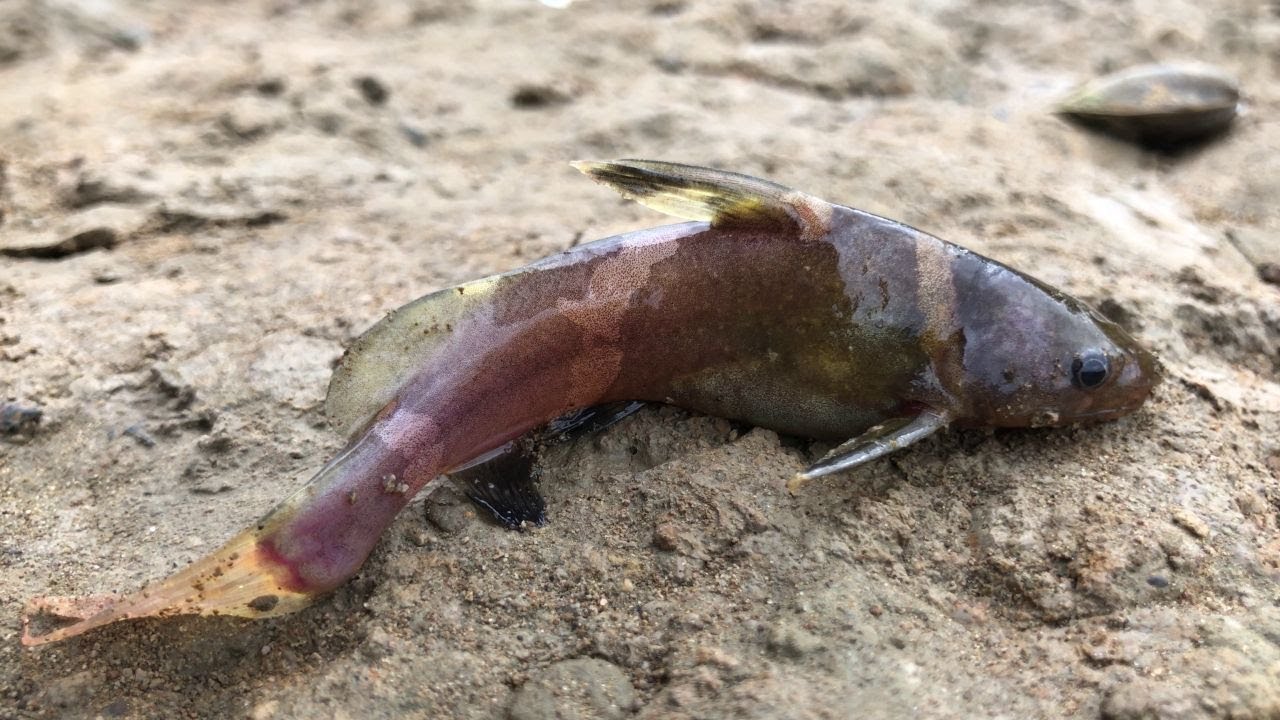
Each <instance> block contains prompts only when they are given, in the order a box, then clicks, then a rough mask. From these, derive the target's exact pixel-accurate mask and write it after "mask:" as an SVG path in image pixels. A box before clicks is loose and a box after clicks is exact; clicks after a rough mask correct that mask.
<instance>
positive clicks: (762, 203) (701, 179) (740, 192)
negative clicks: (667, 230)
mask: <svg viewBox="0 0 1280 720" xmlns="http://www.w3.org/2000/svg"><path fill="white" fill-rule="evenodd" d="M573 166H574V167H575V168H577V169H578V170H580V171H582V172H583V173H584V174H586V175H587V176H588V177H590V178H591V179H592V180H595V181H596V182H599V183H602V184H604V185H608V186H609V187H612V188H613V189H614V190H617V191H618V192H619V193H621V194H622V196H623V197H625V198H629V199H632V200H635V201H636V202H638V203H640V204H641V205H644V206H646V207H650V208H653V209H654V210H657V211H658V212H662V213H666V214H668V215H674V216H676V217H678V218H684V219H686V220H704V221H707V222H710V223H711V224H712V226H714V227H730V226H738V227H760V226H774V227H782V228H788V229H794V230H796V231H798V232H799V233H800V235H801V237H802V238H803V239H805V240H816V239H818V238H820V237H822V236H823V235H825V234H826V233H827V232H828V231H829V230H830V224H831V211H832V206H831V204H830V203H828V202H826V201H825V200H820V199H818V198H816V197H813V196H812V195H807V194H805V193H802V192H800V191H799V190H792V189H791V188H789V187H786V186H783V185H779V184H777V183H772V182H769V181H768V180H761V179H759V178H754V177H751V176H749V175H740V174H738V173H732V172H725V171H723V170H713V169H711V168H705V167H698V166H696V165H681V164H678V163H669V162H659V161H655V160H612V161H606V162H599V161H594V160H583V161H578V162H575V163H573Z"/></svg>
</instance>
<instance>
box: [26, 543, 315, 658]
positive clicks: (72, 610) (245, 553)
mask: <svg viewBox="0 0 1280 720" xmlns="http://www.w3.org/2000/svg"><path fill="white" fill-rule="evenodd" d="M256 534H257V533H256V532H255V531H254V530H253V529H250V530H246V531H244V532H242V533H240V534H239V535H237V536H236V537H234V538H232V539H231V541H230V542H228V543H227V544H226V545H223V546H222V547H221V548H219V549H218V550H217V551H215V552H213V553H212V554H210V555H207V556H205V557H204V558H201V559H200V560H197V561H196V562H194V563H192V564H191V565H190V566H189V567H187V568H186V569H185V570H182V571H180V572H178V573H176V574H174V575H171V576H169V577H168V578H166V579H164V580H160V581H158V582H155V583H152V584H151V585H148V586H146V587H144V588H142V589H141V590H139V591H137V592H135V593H132V594H129V595H123V596H104V595H91V596H84V597H57V596H46V597H37V598H32V599H31V600H30V601H29V602H28V603H27V608H26V610H25V612H24V613H23V618H22V644H23V645H27V646H34V645H44V644H46V643H51V642H57V641H59V640H66V639H67V638H70V637H75V636H76V635H80V634H81V633H85V632H88V631H89V630H92V629H94V628H98V627H102V626H103V625H108V624H111V623H114V622H117V621H119V620H131V619H135V618H146V617H170V616H173V615H232V616H239V617H251V618H262V617H270V616H272V615H281V614H284V613H288V612H293V611H295V610H298V609H300V608H301V607H303V606H305V605H307V604H309V603H310V602H311V600H312V596H311V595H310V594H307V593H302V592H297V591H294V590H289V589H286V588H287V580H288V577H287V570H285V569H284V568H283V567H282V566H281V565H279V564H278V563H276V562H274V561H273V560H272V558H271V557H270V555H269V553H267V552H266V551H264V550H263V549H262V548H261V547H260V546H259V544H258V539H257V537H256ZM52 618H63V619H70V620H73V622H72V623H71V624H69V625H62V626H60V627H57V628H54V629H51V630H45V631H43V632H41V631H39V630H33V628H32V625H33V621H37V623H39V624H44V622H45V621H51V620H52Z"/></svg>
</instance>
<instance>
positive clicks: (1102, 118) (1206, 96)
mask: <svg viewBox="0 0 1280 720" xmlns="http://www.w3.org/2000/svg"><path fill="white" fill-rule="evenodd" d="M1239 109H1240V88H1239V85H1238V84H1237V83H1236V81H1235V80H1234V79H1233V78H1231V77H1230V76H1228V75H1227V74H1226V73H1224V72H1222V71H1221V70H1218V69H1217V68H1213V67H1210V66H1208V65H1200V64H1153V65H1140V66H1137V67H1132V68H1128V69H1126V70H1121V71H1119V72H1116V73H1113V74H1111V75H1107V76H1104V77H1101V78H1098V79H1096V80H1091V81H1089V82H1086V83H1085V84H1083V85H1082V86H1080V87H1079V88H1078V89H1076V90H1075V92H1073V93H1072V94H1071V95H1070V96H1068V97H1067V98H1066V99H1065V100H1063V101H1062V102H1061V103H1059V105H1058V109H1057V112H1058V114H1060V115H1065V116H1067V117H1068V118H1071V119H1072V120H1075V121H1076V122H1079V123H1081V124H1083V125H1086V126H1088V127H1092V128H1096V129H1098V130H1101V131H1103V132H1107V133H1110V134H1111V135H1114V136H1116V137H1119V138H1122V139H1125V140H1129V141H1132V142H1135V143H1138V144H1139V145H1143V146H1145V147H1149V148H1154V149H1176V148H1177V147H1179V146H1183V145H1187V144H1191V143H1195V142H1198V141H1204V140H1208V139H1210V138H1212V137H1215V136H1217V135H1221V134H1222V133H1224V132H1226V131H1227V129H1228V128H1230V127H1231V123H1232V122H1233V121H1234V120H1235V118H1236V115H1237V114H1238V113H1239Z"/></svg>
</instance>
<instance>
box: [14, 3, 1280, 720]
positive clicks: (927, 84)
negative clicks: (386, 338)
mask: <svg viewBox="0 0 1280 720" xmlns="http://www.w3.org/2000/svg"><path fill="white" fill-rule="evenodd" d="M1175 59H1196V60H1201V61H1206V62H1211V63H1214V64H1217V65H1219V66H1221V67H1223V68H1224V69H1226V70H1227V71H1229V72H1231V73H1233V74H1235V75H1236V76H1237V77H1239V78H1240V80H1241V83H1242V86H1243V88H1244V90H1245V93H1246V102H1247V112H1246V114H1245V115H1244V116H1243V117H1242V118H1241V119H1240V120H1239V121H1238V122H1237V124H1236V126H1235V127H1234V129H1233V130H1232V132H1231V133H1230V134H1229V135H1228V136H1226V137H1224V138H1222V139H1221V140H1219V141H1216V142H1213V143H1211V144H1208V145H1205V146H1203V147H1201V148H1197V149H1193V150H1191V151H1188V152H1185V153H1182V154H1179V155H1176V156H1169V155H1158V154H1153V153H1149V152H1145V151H1142V150H1140V149H1137V148H1134V147H1131V146H1130V145H1128V144H1125V143H1123V142H1120V141H1116V140H1112V139H1109V138H1106V137H1103V136H1099V135H1096V134H1093V133H1090V132H1086V131H1083V130H1081V129H1079V128H1076V127H1074V126H1071V125H1069V124H1067V123H1065V122H1063V121H1062V120H1060V119H1059V118H1056V117H1054V116H1053V115H1052V114H1051V113H1050V112H1049V111H1050V109H1051V105H1052V102H1053V101H1054V100H1055V99H1056V98H1058V97H1060V96H1061V95H1062V94H1063V93H1064V92H1066V91H1067V90H1068V89H1069V88H1070V87H1071V86H1072V85H1073V84H1075V83H1076V82H1078V81H1080V80H1083V79H1085V78H1088V77H1092V76H1095V75H1097V74H1099V73H1102V72H1105V71H1108V70H1111V69H1115V68H1120V67H1124V66H1127V65H1131V64H1134V63H1138V62H1146V61H1150V60H1175ZM1278 74H1280V13H1278V12H1277V10H1276V9H1275V7H1274V6H1270V5H1267V4H1264V3H1261V2H1257V1H1256V0H1255V1H1240V2H1232V1H1229V0H1228V1H1223V2H1182V1H1179V0H1173V1H1172V2H1155V0H1136V1H1135V2H1133V3H1125V4H1119V3H1110V2H1082V1H1080V0H1062V1H1058V2H1033V3H1027V4H1020V5H1017V6H1015V7H1005V6H1004V5H993V4H991V3H987V2H980V1H978V0H956V1H954V2H942V1H940V0H938V1H926V2H918V3H912V4H902V5H899V4H891V3H871V2H823V1H814V2H796V3H784V2H756V3H750V2H729V1H717V0H703V1H701V2H691V1H690V2H680V1H679V0H675V1H673V0H649V1H643V2H614V1H611V0H588V1H585V2H579V3H576V4H574V5H572V6H571V7H570V8H569V9H567V10H553V9H550V8H547V7H544V6H542V5H540V4H537V3H534V2H522V1H517V0H502V1H499V0H491V1H480V0H476V1H474V2H457V1H454V2H435V1H432V0H422V1H419V2H407V1H406V2H387V3H380V4H378V5H377V8H376V9H370V8H368V7H366V4H365V3H357V2H340V1H337V0H329V1H323V0H322V1H318V2H286V1H283V0H281V1H277V2H244V3H218V4H208V5H205V4H200V5H196V6H193V7H183V8H181V9H179V8H177V6H176V5H173V4H169V3H159V2H141V1H139V2H111V1H110V0H99V1H98V2H92V3H75V2H70V1H69V0H56V1H55V0H10V1H9V2H7V3H4V4H2V5H0V93H2V95H0V97H2V98H3V100H4V101H3V102H0V162H2V164H0V168H2V169H3V173H2V174H0V178H2V179H3V182H2V184H0V211H2V212H3V220H2V222H0V247H4V248H31V247H54V248H55V249H54V250H50V251H48V252H46V253H45V254H52V255H55V256H57V257H53V258H44V259H42V258H32V257H22V258H18V257H0V401H3V402H10V403H18V404H20V405H22V406H24V407H39V408H41V409H42V410H43V418H42V421H41V422H40V423H39V424H38V425H35V426H27V427H24V428H22V429H21V431H20V432H16V433H14V434H9V435H5V436H4V437H3V438H2V439H0V610H2V614H0V717H99V716H101V717H243V716H248V717H253V718H277V717H279V718H284V717H339V718H342V717H348V718H355V717H358V718H381V717H388V718H390V717H396V718H400V717H411V718H412V717H433V718H434V717H460V718H500V717H511V718H521V719H527V718H576V717H582V718H588V717H606V718H607V717H641V718H659V717H661V718H673V717H674V718H844V717H872V718H875V717H886V718H887V717H902V716H907V715H914V716H919V717H926V718H949V717H956V718H962V717H1092V716H1102V717H1108V718H1138V717H1170V718H1202V717H1204V718H1209V717H1233V718H1248V717H1252V718H1262V717H1276V716H1277V715H1280V530H1278V529H1277V525H1278V523H1280V478H1278V475H1280V441H1278V440H1277V437H1280V432H1278V430H1280V380H1278V376H1277V372H1278V370H1280V302H1278V300H1280V291H1278V290H1277V287H1276V286H1275V285H1269V284H1267V283H1265V282H1263V281H1262V280H1261V279H1260V277H1259V272H1258V266H1259V265H1260V264H1263V263H1265V262H1277V261H1280V249H1278V248H1280V241H1278V240H1277V237H1280V203H1277V202H1276V201H1275V199H1276V198H1277V197H1280V132H1278V129H1280V126H1278V125H1277V121H1276V117H1277V112H1278V111H1280V89H1278V88H1280V84H1278V83H1277V75H1278ZM582 157H592V158H611V157H651V158H663V159H671V160H678V161H684V162H694V163H698V164H704V165H712V166H719V167H723V168H726V169H733V170H738V171H741V172H747V173H750V174H754V175H760V176H765V177H770V178H773V179H775V180H778V181H779V182H783V183H786V184H788V185H792V186H795V187H798V188H802V189H804V190H807V191H809V192H811V193H813V194H816V195H819V196H822V197H825V198H828V199H831V200H833V201H837V202H842V203H845V204H849V205H854V206H856V207H860V208H863V209H866V210H869V211H872V212H877V213H881V214H884V215H887V216H890V217H894V218H896V219H900V220H903V221H905V222H908V223H910V224H913V225H916V226H918V227H921V228H923V229H926V230H928V231H930V232H933V233H935V234H937V235H940V236H942V237H944V238H947V239H949V240H952V241H955V242H959V243H961V244H964V245H966V246H968V247H970V248H972V249H974V250H977V251H979V252H982V253H985V254H988V255H990V256H993V257H995V258H997V259H999V260H1001V261H1004V262H1006V263H1008V264H1010V265H1013V266H1015V267H1018V268H1021V269H1025V270H1027V271H1030V272H1032V273H1034V274H1036V275H1037V276H1039V277H1040V278H1042V279H1044V280H1046V281H1047V282H1049V283H1051V284H1054V285H1057V286H1059V287H1062V288H1063V289H1065V290H1067V291H1069V292H1071V293H1072V294H1075V295H1077V296H1079V297H1081V298H1083V299H1086V300H1088V301H1090V302H1092V303H1094V304H1095V305H1097V306H1099V307H1100V308H1102V309H1103V310H1104V311H1105V312H1106V313H1108V314H1109V315H1111V316H1112V317H1114V318H1115V319H1117V320H1118V321H1120V322H1121V323H1122V324H1124V325H1126V326H1127V327H1128V328H1130V329H1131V330H1132V331H1133V332H1134V333H1135V334H1136V335H1137V336H1138V337H1139V338H1141V340H1142V341H1143V342H1144V343H1145V344H1146V345H1147V346H1148V347H1151V348H1152V349H1154V350H1155V351H1156V352H1158V353H1159V355H1160V356H1161V358H1162V360H1163V362H1164V364H1165V366H1166V368H1167V373H1168V374H1167V379H1166V382H1165V383H1164V384H1163V385H1162V386H1161V387H1160V389H1159V390H1158V392H1157V394H1156V396H1155V397H1154V399H1153V400H1152V401H1151V402H1150V403H1149V404H1148V405H1147V406H1146V407H1145V408H1144V409H1143V410H1142V411H1141V412H1140V413H1138V414H1137V415H1135V416H1133V417H1130V418H1127V419H1125V420H1122V421H1119V422H1115V423H1111V424H1107V425H1102V426H1096V427H1089V428H1078V429H1067V430H1037V431H1020V432H998V433H983V432H968V431H966V432H952V433H949V434H946V435H944V436H940V437H938V438H935V439H932V440H929V441H927V442H926V443H924V444H923V445H921V446H919V447H917V448H914V449H912V450H911V451H909V452H905V453H902V454H899V455H897V456H895V457H893V458H892V459H888V460H885V461H881V462H878V463H876V464H874V465H873V466H871V467H868V468H866V469H864V470H861V471H859V472H857V473H855V474H851V475H848V476H840V477H833V478H828V479H825V480H822V481H819V482H815V483H813V484H811V485H810V486H808V487H806V488H805V489H804V491H803V492H802V493H801V494H800V495H799V496H798V497H791V496H790V495H788V494H787V493H786V492H785V490H784V489H783V484H784V483H785V481H786V479H787V478H789V477H790V476H791V474H793V473H794V472H795V471H796V470H798V469H799V468H801V467H803V466H804V465H805V464H807V463H808V462H811V461H812V460H813V459H814V458H815V457H817V456H819V455H820V454H821V453H822V452H824V451H825V450H826V447H825V446H822V445H819V444H812V443H809V442H806V441H804V440H802V439H797V438H789V437H781V438H780V437H778V436H777V435H775V434H773V433H771V432H769V431H765V430H759V429H752V428H747V427H741V426H737V425H734V424H731V423H728V422H725V421H723V420H718V419H714V418H707V417H700V416H695V415H690V414H689V413H685V412H682V411H679V410H675V409H671V408H650V409H647V410H645V411H643V412H641V413H640V414H639V415H637V416H635V417H633V418H631V419H629V420H627V421H626V422H624V423H622V424H621V425H619V426H617V427H615V428H612V429H610V430H608V431H607V432H605V433H603V434H601V435H599V436H596V437H593V438H588V439H585V440H581V441H578V442H575V443H572V444H569V445H565V446H562V447H559V448H556V449H555V450H554V451H552V452H551V453H550V455H549V456H548V457H547V459H546V461H545V463H544V465H545V474H544V477H543V481H542V482H543V490H544V492H545V494H546V496H547V499H548V506H549V515H550V517H551V523H550V525H548V526H547V527H546V528H543V529H539V530H535V531H531V532H524V533H514V532H507V531H505V530H503V529H501V528H500V527H498V526H497V525H495V524H494V523H492V522H490V521H488V520H487V519H485V518H482V517H478V516H476V514H475V513H474V511H473V510H472V509H471V507H470V506H469V505H468V504H466V503H465V501H463V500H461V499H460V498H459V496H458V495H457V494H456V493H454V492H451V491H443V492H441V493H439V494H438V495H436V496H433V497H432V498H430V499H428V500H426V501H425V502H424V503H417V504H415V505H413V506H411V509H410V510H409V511H406V512H405V513H403V514H402V516H401V517H400V518H399V519H398V520H397V522H396V523H395V525H394V526H393V527H392V528H391V530H390V531H389V532H388V533H387V534H386V536H385V539H384V541H383V542H382V544H381V545H380V546H379V548H378V550H377V551H375V555H374V557H373V558H372V560H371V561H370V562H369V564H368V565H367V566H366V567H365V570H364V571H363V572H362V573H361V575H360V577H359V578H358V579H356V580H355V581H353V582H352V583H350V584H349V585H347V586H346V587H344V588H343V589H341V590H340V591H338V592H337V593H335V594H334V596H333V597H331V598H330V599H328V600H326V601H324V602H322V603H319V604H318V605H317V606H315V607H313V608H311V609H309V610H307V611H304V612H302V613H300V614H298V615H295V616H291V617H286V618H281V619H278V620H271V621H263V622H257V623H245V622H238V621H231V620H201V619H185V620H179V621H170V622H158V621H151V622H138V623H132V624H123V625H119V626H115V627H112V628H109V629H106V630H103V631H101V632H97V633H94V634H92V635H89V636H87V637H84V638H81V639H76V640H72V641H69V642H67V643H64V644H60V645H56V646H50V647H47V648H42V649H40V650H38V651H27V650H23V649H21V648H20V646H19V644H18V637H19V633H20V623H19V614H20V611H21V608H22V606H23V603H24V602H25V601H26V599H27V598H28V597H30V596H33V595H38V594H46V593H54V594H83V593H93V592H101V591H107V590H116V589H125V588H132V587H136V586H138V585H140V584H141V583H142V582H143V581H145V580H148V579H152V578H156V577H159V576H161V575H163V574H165V573H167V572H169V571H171V570H173V569H175V568H177V567H180V566H181V565H183V564H184V563H186V562H189V561H190V560H192V559H194V558H196V557H198V556H199V555H201V554H202V553H204V552H206V551H207V550H209V549H210V548H211V547H213V546H215V545H216V544H218V543H220V542H222V541H223V540H224V539H225V538H227V537H229V536H230V535H231V534H232V533H234V532H235V531H236V530H238V529H239V528H240V527H242V526H243V525H245V524H247V523H248V522H250V521H251V520H252V519H254V518H256V517H257V516H258V515H260V514H261V513H262V512H264V511H265V510H266V509H267V508H269V507H270V506H271V505H272V504H273V503H274V502H275V501H276V500H278V499H279V498H281V497H283V496H284V495H286V494H287V493H288V492H289V491H290V490H291V489H292V488H294V487H296V486H297V485H298V484H299V483H300V482H301V481H303V480H304V479H305V478H306V477H307V476H308V475H309V474H310V473H311V472H312V471H314V470H315V469H316V468H318V467H319V466H320V464H321V463H323V462H324V460H325V459H326V458H327V457H328V455H329V454H330V453H332V452H333V451H334V450H335V449H336V448H337V447H338V446H339V445H340V444H341V440H340V438H338V437H336V436H335V435H334V434H333V433H331V432H330V431H329V430H328V429H327V428H326V426H325V423H324V420H323V414H322V412H321V407H320V405H321V402H322V400H323V393H324V389H325V385H326V383H327V380H328V375H329V371H330V367H331V365H332V363H333V362H334V360H335V359H336V358H337V357H338V356H339V355H340V354H341V352H342V348H343V347H344V345H345V344H346V343H348V342H350V341H351V339H353V338H354V337H355V336H356V335H358V334H359V333H360V332H361V331H362V330H363V329H364V328H365V327H367V326H368V325H370V324H371V323H372V322H374V321H375V320H376V319H378V318H379V317H381V315H382V314H383V313H384V312H385V311H387V310H389V309H391V308H393V307H395V306H397V305H399V304H401V303H403V302H405V301H407V300H410V299H412V298H414V297H417V296H418V295H421V294H424V293H426V292H427V291H430V290H433V289H436V288H440V287H445V286H448V285H451V284H454V283H457V282H460V281H463V280H467V279H471V278H475V277H478V276H481V275H485V274H490V273H493V272H498V271H502V270H506V269H510V268H512V267H516V266H519V265H521V264H524V263H526V262H529V261H532V260H534V259H537V258H539V257H542V256H545V255H547V254H550V253H553V252H555V251H557V250H560V249H563V248H565V247H568V246H570V245H572V244H574V243H576V242H580V241H585V240H590V239H594V238H597V237H602V236H605V235H608V234H610V233H613V232H620V231H623V230H628V229H634V228H638V227H644V226H648V225H654V224H659V223H662V222H666V220H665V219H664V218H662V217H660V216H657V215H655V214H653V213H651V212H649V211H646V210H645V209H643V208H641V207H638V206H636V205H633V204H627V203H625V202H623V201H621V200H619V199H618V198H617V197H615V196H613V195H612V194H610V193H609V192H607V191H605V190H604V189H602V188H599V187H597V186H594V185H593V184H591V183H590V182H587V181H586V180H584V179H582V178H581V177H580V176H578V175H577V173H575V172H574V171H573V170H572V169H570V168H569V167H568V165H567V164H566V163H567V161H569V160H572V159H577V158H582ZM60 243H61V244H60Z"/></svg>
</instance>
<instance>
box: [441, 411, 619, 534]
mask: <svg viewBox="0 0 1280 720" xmlns="http://www.w3.org/2000/svg"><path fill="white" fill-rule="evenodd" d="M642 407H644V403H643V402H638V401H625V402H615V403H606V404H603V405H595V406H593V407H588V408H583V409H581V410H575V411H574V412H571V413H568V414H567V415H563V416H561V417H559V418H556V419H555V420H552V421H551V422H549V423H547V424H546V425H544V426H543V427H541V428H539V429H538V430H534V431H532V432H530V433H528V434H526V435H525V436H524V437H521V438H519V439H518V440H513V441H512V442H509V443H507V444H506V445H504V446H502V447H500V448H498V449H496V450H494V451H492V452H488V453H485V454H484V455H481V456H480V457H479V458H477V459H475V460H473V461H471V462H470V463H468V464H466V465H463V466H462V467H461V468H458V469H456V470H454V471H453V472H451V473H450V474H449V477H450V478H452V479H453V480H454V481H455V482H457V483H458V484H459V485H460V486H461V487H462V490H463V492H464V493H466V495H467V497H468V498H470V499H471V502H473V503H475V504H476V505H477V506H478V507H480V508H481V509H483V510H485V511H486V512H488V513H489V514H490V515H492V516H493V518H494V519H495V520H497V521H498V522H499V523H501V524H502V525H503V526H505V527H506V528H508V529H511V530H515V529H518V528H520V527H522V526H524V525H525V524H529V525H537V526H542V525H545V524H546V523H547V513H546V508H547V506H546V501H544V500H543V499H542V494H541V493H539V492H538V487H537V481H538V475H539V471H538V466H537V459H538V454H539V452H540V451H541V450H542V448H544V447H545V446H546V445H547V444H548V443H552V442H566V441H569V440H573V439H576V438H579V437H582V436H584V435H588V434H590V433H594V432H599V431H600V430H603V429H605V428H607V427H609V426H610V425H613V424H614V423H617V422H618V421H620V420H622V419H623V418H626V417H627V416H629V415H631V414H632V413H634V412H636V411H637V410H639V409H640V408H642Z"/></svg>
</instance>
